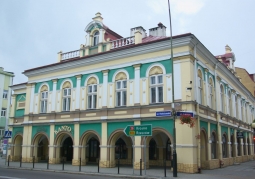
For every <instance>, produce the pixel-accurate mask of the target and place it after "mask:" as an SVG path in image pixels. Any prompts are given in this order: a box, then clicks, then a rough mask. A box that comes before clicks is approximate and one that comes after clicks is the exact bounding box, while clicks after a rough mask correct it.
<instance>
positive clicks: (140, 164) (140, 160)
mask: <svg viewBox="0 0 255 179" xmlns="http://www.w3.org/2000/svg"><path fill="white" fill-rule="evenodd" d="M140 175H141V176H142V159H140Z"/></svg>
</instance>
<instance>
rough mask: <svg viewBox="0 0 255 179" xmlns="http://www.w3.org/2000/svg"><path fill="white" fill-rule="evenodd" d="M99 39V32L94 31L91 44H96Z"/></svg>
mask: <svg viewBox="0 0 255 179" xmlns="http://www.w3.org/2000/svg"><path fill="white" fill-rule="evenodd" d="M98 41H99V32H98V31H97V32H95V33H94V36H93V46H97V45H98Z"/></svg>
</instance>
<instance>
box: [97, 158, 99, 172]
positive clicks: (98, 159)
mask: <svg viewBox="0 0 255 179" xmlns="http://www.w3.org/2000/svg"><path fill="white" fill-rule="evenodd" d="M97 172H98V173H99V159H98V163H97Z"/></svg>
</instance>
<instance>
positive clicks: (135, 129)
mask: <svg viewBox="0 0 255 179" xmlns="http://www.w3.org/2000/svg"><path fill="white" fill-rule="evenodd" d="M124 133H125V134H126V135H127V136H152V125H151V124H146V125H129V126H127V127H126V128H125V129H124Z"/></svg>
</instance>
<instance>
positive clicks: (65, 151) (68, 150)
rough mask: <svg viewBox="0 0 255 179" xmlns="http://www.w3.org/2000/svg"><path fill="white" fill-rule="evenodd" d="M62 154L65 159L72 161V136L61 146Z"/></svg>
mask: <svg viewBox="0 0 255 179" xmlns="http://www.w3.org/2000/svg"><path fill="white" fill-rule="evenodd" d="M61 156H62V157H64V158H65V161H67V162H71V161H72V159H73V140H72V138H71V137H70V136H68V137H67V138H65V139H64V141H63V143H62V147H61Z"/></svg>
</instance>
